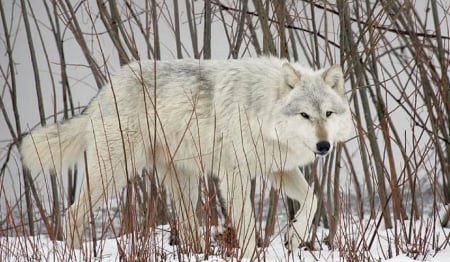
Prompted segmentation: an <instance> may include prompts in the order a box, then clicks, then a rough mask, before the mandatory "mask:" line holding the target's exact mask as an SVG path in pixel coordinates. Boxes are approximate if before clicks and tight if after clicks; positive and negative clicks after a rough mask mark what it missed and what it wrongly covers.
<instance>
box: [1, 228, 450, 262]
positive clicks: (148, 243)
mask: <svg viewBox="0 0 450 262" xmlns="http://www.w3.org/2000/svg"><path fill="white" fill-rule="evenodd" d="M366 223H368V225H369V227H368V229H367V230H362V231H359V230H358V229H357V228H358V227H357V226H346V227H345V229H341V231H342V232H343V231H349V230H350V228H352V229H351V230H352V231H353V230H354V231H355V232H356V233H355V234H353V236H352V235H348V234H347V235H346V236H344V234H343V235H342V236H343V237H342V238H341V241H337V243H340V244H338V246H339V245H340V246H341V247H340V248H339V247H337V248H336V249H335V250H329V249H328V248H327V246H326V245H320V246H321V248H317V250H315V251H310V250H307V249H298V250H296V251H295V252H293V253H291V254H289V255H288V254H287V252H286V250H285V249H284V246H283V241H282V237H281V235H282V234H276V235H275V236H274V237H273V238H272V241H271V243H270V245H269V247H267V248H266V249H265V252H264V255H263V260H265V261H305V262H307V261H391V262H404V261H434V262H444V261H449V260H450V244H449V243H448V242H449V235H450V229H448V228H442V227H441V226H439V223H436V224H434V223H432V221H430V220H421V221H417V222H415V223H412V224H409V222H408V221H406V222H405V223H404V224H403V225H404V226H406V227H404V226H402V225H398V228H397V230H398V232H397V233H395V229H389V230H386V229H378V230H375V228H376V227H375V224H376V221H366ZM433 227H434V230H431V229H432V228H433ZM405 229H406V231H405ZM408 231H410V232H411V234H410V235H409V236H410V237H409V239H410V244H406V241H405V236H406V235H405V234H408V233H407V232H408ZM326 233H327V232H326V230H323V229H321V228H319V234H318V235H326ZM347 233H348V232H347ZM374 234H375V235H374ZM361 235H365V237H364V238H362V237H361ZM349 236H350V238H351V237H353V238H351V239H349ZM169 237H170V230H169V227H168V226H159V227H157V228H156V229H155V230H154V234H152V237H150V238H146V240H145V241H144V240H143V239H142V238H141V239H139V237H137V236H136V235H135V234H130V235H125V236H122V237H120V238H115V239H106V240H100V241H97V242H92V241H91V242H85V244H84V246H83V249H80V250H70V249H68V248H67V246H66V245H65V243H64V242H60V241H52V240H50V238H49V237H48V236H46V235H39V236H35V237H1V238H0V247H1V249H0V261H124V260H127V261H128V260H130V259H131V260H133V259H135V260H136V261H137V260H139V261H141V260H140V258H144V259H145V261H236V259H231V258H227V257H223V256H220V255H215V256H209V257H208V258H206V257H205V256H204V255H202V254H180V253H179V252H177V247H176V246H171V245H169ZM372 237H374V238H373V239H374V241H373V244H372V245H371V248H370V251H365V250H368V248H367V246H368V245H369V244H370V241H371V239H372ZM344 238H345V239H344ZM337 239H339V236H338V237H337ZM397 240H398V243H399V244H397V245H396V241H397ZM94 246H95V248H94ZM351 246H353V248H351ZM396 246H397V247H399V250H398V252H397V253H396ZM364 247H366V248H364ZM352 249H353V250H355V251H353V252H352V251H351V250H352ZM94 250H95V251H96V252H94ZM339 250H341V251H339ZM138 252H139V253H138ZM214 252H215V253H216V254H219V253H220V250H219V249H218V248H216V249H215V250H214ZM390 254H391V255H390ZM396 254H397V255H396ZM138 257H139V259H138ZM389 257H391V258H389ZM243 261H249V260H245V259H244V260H243Z"/></svg>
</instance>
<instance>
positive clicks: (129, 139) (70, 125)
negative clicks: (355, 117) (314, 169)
mask: <svg viewBox="0 0 450 262" xmlns="http://www.w3.org/2000/svg"><path fill="white" fill-rule="evenodd" d="M351 124H352V121H351V113H350V109H349V104H348V102H347V99H346V97H345V92H344V77H343V72H342V69H341V67H340V65H333V66H331V67H329V68H328V69H320V70H312V69H310V68H308V67H302V66H301V65H300V64H298V63H294V62H289V61H287V60H284V59H278V58H274V57H260V58H249V59H241V60H189V59H186V60H173V61H139V62H133V63H131V64H128V65H125V66H123V68H122V69H121V70H120V72H119V73H118V74H117V75H115V76H113V77H112V78H111V80H110V81H109V83H108V84H106V85H105V86H103V88H101V90H100V91H99V93H98V94H97V95H96V97H94V98H93V99H92V100H91V102H90V103H89V105H88V106H87V108H86V109H85V111H84V112H83V113H82V114H81V115H78V116H76V117H74V118H72V119H69V120H67V121H64V122H62V123H56V124H53V125H49V126H45V127H42V128H40V129H36V130H32V132H31V133H30V134H29V135H27V136H26V137H25V138H24V139H23V141H22V143H21V146H20V151H21V155H22V160H23V164H24V166H26V167H27V168H28V169H29V170H35V171H45V170H54V171H56V172H61V171H62V170H64V168H66V167H68V166H70V165H71V164H74V163H77V161H80V160H82V159H85V162H86V170H87V172H86V176H87V178H85V182H84V184H83V186H82V189H81V192H80V196H79V198H78V200H76V202H75V203H74V204H73V205H72V206H71V207H70V208H69V209H68V211H67V214H66V216H65V225H64V231H65V238H66V241H67V243H68V245H69V246H71V247H73V248H79V247H80V246H81V243H82V234H83V231H84V229H85V227H86V224H87V223H88V215H87V214H88V212H89V210H90V208H96V207H98V206H100V205H102V204H103V203H104V200H105V198H106V197H109V196H111V195H112V194H113V193H114V192H116V191H115V190H118V189H120V188H123V187H124V186H125V185H126V183H127V181H128V180H129V179H131V178H132V177H133V176H135V175H136V174H138V173H139V171H140V170H142V169H143V168H154V169H155V170H156V172H155V173H156V174H157V177H158V178H159V181H162V184H164V185H165V186H166V187H167V188H168V189H169V190H170V192H171V196H172V198H173V202H174V205H173V206H174V210H175V211H176V213H177V214H178V215H179V216H180V217H181V218H182V219H180V221H181V222H180V225H177V227H178V230H179V232H183V229H184V232H192V231H189V230H188V229H191V230H192V229H193V228H194V229H195V228H197V229H198V221H197V220H198V217H197V216H196V214H195V213H196V211H195V208H196V205H197V199H198V194H199V186H198V182H199V177H200V176H202V175H206V174H213V175H214V176H215V177H216V178H217V179H218V180H219V189H220V192H222V194H223V198H224V201H225V202H226V204H227V212H228V217H229V218H230V220H231V221H232V222H231V223H232V225H231V226H233V227H234V228H235V229H236V232H237V238H238V243H239V246H240V250H241V251H240V252H242V253H241V255H242V256H244V257H248V258H251V257H255V256H256V254H257V252H258V251H257V248H256V247H257V244H256V242H257V241H256V232H255V219H254V214H253V210H252V208H251V200H250V197H249V193H250V181H251V180H252V179H253V178H255V177H257V176H263V177H264V178H267V179H268V180H270V181H271V185H272V186H273V187H275V188H279V189H280V190H281V191H282V192H284V193H285V194H287V196H289V197H290V198H292V199H295V200H297V201H299V202H300V204H301V208H300V210H299V211H298V212H297V213H296V215H295V219H294V220H293V221H292V223H291V226H290V228H289V230H288V232H287V233H286V240H287V244H286V246H287V248H288V249H289V250H291V251H292V250H293V249H294V248H296V247H297V246H298V245H299V244H300V243H302V241H304V240H305V239H306V238H307V235H308V231H309V228H310V226H311V224H312V221H313V217H314V214H315V212H316V209H317V200H316V196H315V195H314V192H313V189H312V188H311V187H310V186H309V184H308V183H307V181H306V180H305V178H304V176H303V174H302V173H301V171H300V170H299V167H301V166H304V165H306V164H308V163H311V162H313V161H314V160H315V158H316V157H317V156H325V155H327V154H328V153H329V152H330V151H331V150H332V149H333V147H334V146H335V144H336V143H337V142H343V141H345V140H346V139H347V138H348V136H349V132H350V129H351ZM86 181H87V182H88V183H86ZM89 185H90V186H89ZM186 239H187V237H186ZM202 244H204V242H202Z"/></svg>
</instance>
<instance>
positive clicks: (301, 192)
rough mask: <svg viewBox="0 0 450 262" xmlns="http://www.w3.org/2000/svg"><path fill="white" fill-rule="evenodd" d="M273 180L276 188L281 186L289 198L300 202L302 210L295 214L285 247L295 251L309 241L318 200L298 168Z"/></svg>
mask: <svg viewBox="0 0 450 262" xmlns="http://www.w3.org/2000/svg"><path fill="white" fill-rule="evenodd" d="M273 178H274V179H273V180H274V181H273V182H274V186H276V187H279V186H281V187H282V190H283V192H284V193H286V195H287V196H289V197H290V198H292V199H295V200H297V201H298V202H300V210H298V212H297V214H295V217H294V219H293V220H292V221H291V223H292V224H291V225H290V226H289V228H288V230H287V232H286V242H285V246H286V248H287V249H288V250H289V251H293V250H294V249H295V248H298V247H299V245H300V244H301V243H304V242H306V241H307V237H308V233H309V230H310V229H311V226H312V223H313V219H314V215H315V214H316V210H317V198H316V196H315V195H314V190H313V188H312V187H310V186H309V184H308V182H307V181H306V179H305V177H304V175H303V174H302V172H300V170H299V169H298V168H296V169H295V170H291V171H285V172H283V173H279V174H274V175H273Z"/></svg>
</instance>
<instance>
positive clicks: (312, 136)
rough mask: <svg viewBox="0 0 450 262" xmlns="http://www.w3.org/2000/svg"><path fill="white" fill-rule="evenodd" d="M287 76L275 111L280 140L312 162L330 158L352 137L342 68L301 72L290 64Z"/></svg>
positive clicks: (284, 69) (285, 73)
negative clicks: (330, 154) (331, 153)
mask: <svg viewBox="0 0 450 262" xmlns="http://www.w3.org/2000/svg"><path fill="white" fill-rule="evenodd" d="M283 74H284V79H283V83H282V85H281V87H282V88H283V89H284V90H283V92H281V97H280V100H279V101H278V107H277V109H276V110H275V111H276V112H274V113H275V114H276V115H277V117H275V119H276V120H275V130H276V135H277V137H278V139H280V141H281V142H283V141H282V140H284V142H285V143H286V144H287V145H288V147H289V149H290V150H293V151H295V152H296V153H297V154H301V155H303V157H304V156H305V155H309V156H310V157H309V159H310V160H311V159H313V158H314V157H315V156H317V155H320V156H325V155H327V154H328V153H329V152H330V151H331V150H332V148H333V145H334V144H335V143H336V142H340V141H344V140H346V139H347V138H348V136H349V133H350V130H351V125H352V120H351V114H350V109H349V106H348V103H347V100H346V98H345V95H344V86H343V85H344V79H343V74H342V69H341V67H340V66H339V65H335V66H332V67H330V68H329V69H327V70H324V71H315V72H300V71H299V70H297V69H295V68H294V67H293V65H291V64H288V63H286V64H284V65H283ZM300 164H302V163H300Z"/></svg>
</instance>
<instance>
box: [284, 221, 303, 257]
mask: <svg viewBox="0 0 450 262" xmlns="http://www.w3.org/2000/svg"><path fill="white" fill-rule="evenodd" d="M306 229H307V228H306V227H305V226H304V225H303V224H299V223H298V221H297V219H294V220H292V221H291V223H290V224H289V227H288V229H287V231H286V233H285V235H284V246H285V247H286V249H287V250H288V252H289V253H291V252H293V251H294V250H295V249H297V248H299V247H302V246H305V247H306V248H308V242H307V230H306Z"/></svg>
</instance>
